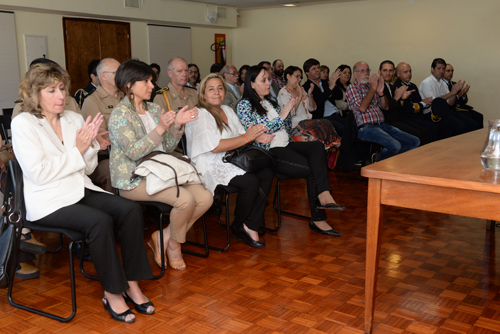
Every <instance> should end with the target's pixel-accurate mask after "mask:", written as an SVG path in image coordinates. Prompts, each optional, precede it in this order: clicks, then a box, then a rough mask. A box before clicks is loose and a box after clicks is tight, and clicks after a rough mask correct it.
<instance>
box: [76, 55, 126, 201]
mask: <svg viewBox="0 0 500 334" xmlns="http://www.w3.org/2000/svg"><path fill="white" fill-rule="evenodd" d="M119 66H120V63H119V62H118V61H117V60H116V59H113V58H104V59H103V60H101V61H100V62H99V64H98V65H97V69H96V71H97V76H98V77H99V85H98V86H97V88H96V90H95V92H94V93H92V95H89V96H87V98H86V99H85V100H84V102H83V106H82V114H83V118H86V117H87V116H92V119H93V118H94V117H95V116H96V115H97V114H98V113H101V114H102V115H103V116H104V120H103V122H102V124H101V128H100V129H99V132H101V133H103V136H102V138H103V140H102V142H101V141H99V144H101V147H102V148H103V150H102V151H101V152H100V153H99V155H98V160H99V164H98V165H97V168H96V169H95V171H94V173H92V175H90V176H89V177H90V179H91V180H92V181H93V182H95V183H96V184H104V189H105V190H107V191H110V192H113V187H111V177H110V174H109V159H108V151H107V146H109V145H111V142H110V141H109V135H108V133H107V131H108V122H109V117H110V116H111V112H112V111H113V109H115V107H116V106H117V105H118V103H120V101H121V100H123V97H124V96H125V95H124V94H123V92H122V91H121V90H120V89H119V88H118V87H116V84H115V75H116V70H117V69H118V67H119Z"/></svg>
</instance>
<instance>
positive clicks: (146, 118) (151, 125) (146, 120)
mask: <svg viewBox="0 0 500 334" xmlns="http://www.w3.org/2000/svg"><path fill="white" fill-rule="evenodd" d="M137 115H139V118H140V119H141V121H142V124H144V127H145V128H146V133H150V132H151V131H153V130H155V129H156V127H157V126H158V124H156V122H155V120H154V119H153V117H152V116H151V115H150V114H149V113H148V112H147V113H146V114H144V115H141V114H137ZM154 150H155V151H162V152H163V144H162V143H160V145H158V146H157V147H156V148H155V149H154Z"/></svg>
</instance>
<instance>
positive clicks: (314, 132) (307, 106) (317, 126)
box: [278, 66, 340, 149]
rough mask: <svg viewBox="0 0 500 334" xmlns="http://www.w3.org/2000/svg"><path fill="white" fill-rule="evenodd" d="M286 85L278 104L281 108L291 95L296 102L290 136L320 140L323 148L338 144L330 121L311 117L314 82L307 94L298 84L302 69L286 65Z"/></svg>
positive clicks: (295, 139)
mask: <svg viewBox="0 0 500 334" xmlns="http://www.w3.org/2000/svg"><path fill="white" fill-rule="evenodd" d="M284 76H285V80H286V86H285V87H283V88H282V89H281V90H280V92H279V94H278V104H279V105H280V107H281V108H285V106H286V105H287V104H288V103H289V102H290V100H291V99H292V97H294V98H296V99H297V101H298V103H297V104H296V106H295V107H294V108H293V109H292V111H291V112H290V114H291V115H292V129H291V132H290V137H292V139H293V140H294V141H296V142H298V141H320V142H322V143H323V144H324V145H325V149H329V148H332V147H339V146H340V137H339V136H338V135H337V132H336V131H335V129H334V128H333V125H332V123H331V122H330V121H329V120H327V119H326V118H318V119H312V114H311V113H310V112H311V111H314V110H316V103H315V102H314V99H313V97H312V94H313V90H314V84H311V87H310V88H309V90H308V92H307V94H306V91H305V90H304V88H303V87H302V86H301V85H300V82H301V81H302V70H301V69H300V68H299V67H297V66H288V67H287V68H286V69H285V73H284Z"/></svg>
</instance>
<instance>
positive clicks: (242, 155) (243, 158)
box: [222, 144, 275, 173]
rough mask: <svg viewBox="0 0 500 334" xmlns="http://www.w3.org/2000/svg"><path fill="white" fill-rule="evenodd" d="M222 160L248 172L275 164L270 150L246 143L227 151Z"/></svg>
mask: <svg viewBox="0 0 500 334" xmlns="http://www.w3.org/2000/svg"><path fill="white" fill-rule="evenodd" d="M222 161H224V162H226V163H232V164H233V165H235V166H237V167H240V168H241V169H243V170H244V171H246V172H249V173H251V172H255V171H258V170H261V169H264V168H266V167H271V166H272V165H274V164H275V157H274V155H273V154H272V153H270V152H269V151H267V150H265V149H263V148H260V147H257V146H254V145H250V144H247V145H244V146H241V147H238V148H236V149H234V150H231V151H227V152H226V154H225V155H224V156H223V157H222Z"/></svg>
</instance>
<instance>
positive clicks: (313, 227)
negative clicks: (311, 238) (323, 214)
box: [309, 220, 342, 237]
mask: <svg viewBox="0 0 500 334" xmlns="http://www.w3.org/2000/svg"><path fill="white" fill-rule="evenodd" d="M309 228H311V230H312V231H314V232H318V233H321V234H324V235H329V236H331V237H340V236H341V235H342V234H341V233H340V232H337V231H335V230H334V229H333V228H332V229H331V230H322V229H320V228H319V227H318V225H316V224H314V222H313V221H312V220H311V221H310V222H309Z"/></svg>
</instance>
